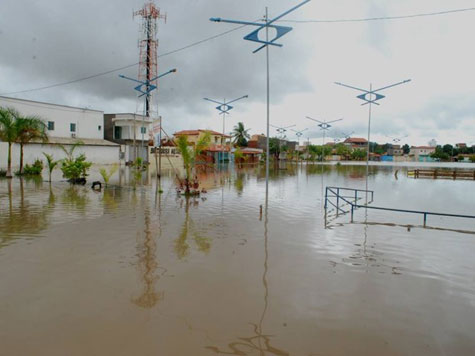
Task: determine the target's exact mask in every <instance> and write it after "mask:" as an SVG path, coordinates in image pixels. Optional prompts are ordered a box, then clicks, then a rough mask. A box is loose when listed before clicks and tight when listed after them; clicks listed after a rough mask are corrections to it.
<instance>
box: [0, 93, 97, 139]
mask: <svg viewBox="0 0 475 356" xmlns="http://www.w3.org/2000/svg"><path fill="white" fill-rule="evenodd" d="M0 106H2V107H12V108H15V109H16V110H18V111H19V112H20V113H21V114H23V115H36V116H39V117H40V118H41V119H43V120H44V121H45V123H47V122H48V121H53V122H54V130H53V131H48V135H49V136H52V137H68V138H71V134H72V132H71V128H70V124H71V123H74V124H76V132H75V134H76V137H77V138H92V139H103V138H104V133H103V130H104V122H103V121H104V113H103V112H102V111H96V110H89V109H81V108H74V107H69V106H62V105H54V104H47V103H40V102H36V101H29V100H20V99H14V98H6V97H0Z"/></svg>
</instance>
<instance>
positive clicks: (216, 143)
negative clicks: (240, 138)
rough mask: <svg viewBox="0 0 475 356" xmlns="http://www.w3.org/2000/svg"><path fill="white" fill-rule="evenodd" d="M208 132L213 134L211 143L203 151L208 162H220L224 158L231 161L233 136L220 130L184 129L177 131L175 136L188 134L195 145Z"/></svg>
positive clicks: (191, 143) (189, 140) (190, 141)
mask: <svg viewBox="0 0 475 356" xmlns="http://www.w3.org/2000/svg"><path fill="white" fill-rule="evenodd" d="M206 132H209V133H210V134H211V143H210V145H209V147H208V148H207V149H206V150H205V152H203V156H204V158H205V159H206V161H208V162H212V163H218V162H222V161H223V160H224V161H225V162H226V161H227V162H229V159H230V152H231V136H229V135H223V134H222V133H220V132H217V131H213V130H201V129H199V130H182V131H178V132H175V133H174V134H173V136H175V138H178V137H180V136H186V137H187V139H188V142H189V143H190V145H191V146H194V145H195V144H196V142H198V139H199V138H200V137H201V136H202V135H203V134H204V133H206Z"/></svg>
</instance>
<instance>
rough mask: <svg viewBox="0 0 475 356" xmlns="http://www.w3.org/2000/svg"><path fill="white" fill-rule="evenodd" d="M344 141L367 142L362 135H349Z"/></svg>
mask: <svg viewBox="0 0 475 356" xmlns="http://www.w3.org/2000/svg"><path fill="white" fill-rule="evenodd" d="M345 143H368V141H367V140H366V139H365V138H362V137H349V138H347V139H346V140H345Z"/></svg>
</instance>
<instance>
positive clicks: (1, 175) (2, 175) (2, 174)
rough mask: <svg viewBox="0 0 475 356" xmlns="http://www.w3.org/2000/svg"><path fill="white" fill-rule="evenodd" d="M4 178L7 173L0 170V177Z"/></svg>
mask: <svg viewBox="0 0 475 356" xmlns="http://www.w3.org/2000/svg"><path fill="white" fill-rule="evenodd" d="M6 176H7V171H4V170H3V169H0V177H6Z"/></svg>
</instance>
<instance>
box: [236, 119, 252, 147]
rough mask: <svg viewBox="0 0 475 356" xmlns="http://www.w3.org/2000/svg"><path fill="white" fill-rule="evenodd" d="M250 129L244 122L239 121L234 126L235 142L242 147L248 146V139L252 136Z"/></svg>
mask: <svg viewBox="0 0 475 356" xmlns="http://www.w3.org/2000/svg"><path fill="white" fill-rule="evenodd" d="M249 130H250V129H247V130H246V129H245V128H244V124H243V123H242V122H238V124H237V125H236V126H234V129H233V137H234V140H233V142H234V143H236V144H237V145H238V146H240V147H245V146H247V140H249V139H250V138H251V136H250V135H249V134H248V131H249Z"/></svg>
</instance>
